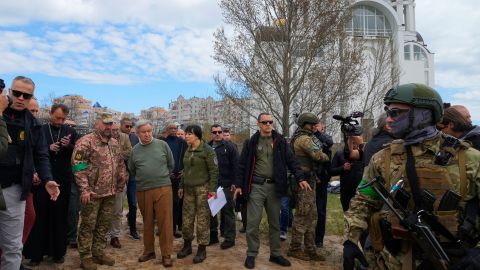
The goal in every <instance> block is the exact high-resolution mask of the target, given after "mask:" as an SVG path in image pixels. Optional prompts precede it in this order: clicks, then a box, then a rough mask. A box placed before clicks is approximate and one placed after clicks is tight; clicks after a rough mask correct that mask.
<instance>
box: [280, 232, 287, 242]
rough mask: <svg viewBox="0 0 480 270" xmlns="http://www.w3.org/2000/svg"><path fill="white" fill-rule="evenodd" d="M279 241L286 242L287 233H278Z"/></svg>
mask: <svg viewBox="0 0 480 270" xmlns="http://www.w3.org/2000/svg"><path fill="white" fill-rule="evenodd" d="M280 240H282V241H285V240H287V232H280Z"/></svg>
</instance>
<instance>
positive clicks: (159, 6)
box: [0, 0, 221, 84]
mask: <svg viewBox="0 0 480 270" xmlns="http://www.w3.org/2000/svg"><path fill="white" fill-rule="evenodd" d="M0 10H2V16H0V40H2V42H0V59H2V62H1V63H0V72H1V73H18V72H22V73H24V72H40V73H45V74H47V75H51V76H60V77H66V78H71V79H78V80H84V81H87V82H90V83H99V84H101V83H110V84H132V83H135V82H138V81H140V80H161V79H164V78H173V79H178V80H184V81H202V82H205V81H210V80H211V78H212V74H214V73H216V72H217V71H218V70H219V69H220V67H218V66H216V65H215V63H214V61H213V60H212V59H211V55H212V54H213V49H212V33H213V32H214V30H215V28H216V27H218V25H220V23H221V22H220V20H221V14H220V10H219V7H218V4H217V3H216V1H211V0H176V1H158V0H152V1H148V0H137V1H135V2H134V3H133V4H132V2H131V1H126V0H104V1H93V0H84V1H81V0H68V1H67V0H44V1H29V0H17V1H1V2H0Z"/></svg>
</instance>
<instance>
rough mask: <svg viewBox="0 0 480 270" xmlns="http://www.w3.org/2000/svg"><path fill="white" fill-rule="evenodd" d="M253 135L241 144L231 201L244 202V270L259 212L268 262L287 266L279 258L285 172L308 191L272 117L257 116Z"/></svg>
mask: <svg viewBox="0 0 480 270" xmlns="http://www.w3.org/2000/svg"><path fill="white" fill-rule="evenodd" d="M257 121H258V122H257V126H258V128H259V131H257V132H256V133H255V134H254V135H253V136H252V137H251V138H250V139H249V140H247V141H245V143H244V145H243V149H242V154H241V155H240V161H239V166H238V167H239V168H238V176H237V178H236V181H237V183H236V185H235V186H236V189H235V193H234V196H233V197H234V199H236V198H237V196H238V195H244V196H245V198H246V200H247V245H248V249H247V258H246V260H245V264H244V265H245V267H246V268H248V269H253V268H254V267H255V258H256V256H257V255H258V249H259V247H260V242H259V241H260V238H259V227H260V222H261V221H262V214H263V208H265V209H266V212H267V217H268V224H269V230H268V235H269V244H270V262H273V263H275V264H278V265H281V266H290V265H291V264H290V262H289V261H288V260H287V259H285V258H284V257H283V256H282V255H281V248H280V198H281V197H283V196H286V195H287V190H288V182H287V168H288V169H289V170H290V171H291V172H292V173H293V174H294V175H295V180H296V181H297V182H298V183H299V185H300V187H301V188H302V189H307V188H310V187H309V185H308V183H307V182H306V181H305V177H304V174H303V171H302V169H301V168H300V164H299V163H298V161H297V159H296V158H295V155H294V154H293V152H292V150H291V148H290V146H289V145H288V142H287V140H285V138H284V137H283V136H282V135H281V134H279V133H278V132H276V131H275V130H274V129H273V117H272V115H271V114H269V113H261V114H260V115H259V116H258V118H257Z"/></svg>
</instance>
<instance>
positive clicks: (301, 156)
mask: <svg viewBox="0 0 480 270" xmlns="http://www.w3.org/2000/svg"><path fill="white" fill-rule="evenodd" d="M318 122H320V119H318V117H317V116H316V115H314V114H313V113H302V114H301V115H300V116H299V117H298V119H297V124H298V129H297V131H296V132H295V134H294V135H293V138H292V142H291V143H292V145H293V151H294V153H295V156H296V157H297V160H298V161H299V162H300V166H301V168H302V170H303V172H304V174H305V178H306V179H307V181H308V184H309V185H310V187H311V188H310V189H299V190H298V192H297V194H296V198H295V200H296V202H295V205H296V207H297V211H296V212H295V217H294V219H293V226H292V240H291V242H290V249H289V251H288V253H287V255H288V256H291V257H294V258H297V259H301V260H305V261H309V260H314V261H324V260H325V258H324V257H323V256H321V255H320V254H318V253H317V252H316V251H315V228H316V226H317V207H316V204H315V185H316V182H317V179H316V178H317V177H316V175H315V171H314V170H315V168H316V166H317V164H316V163H317V162H320V161H327V160H328V156H327V155H326V154H325V153H323V152H322V148H321V146H319V145H316V144H314V143H313V139H312V136H313V131H314V126H315V125H316V124H318ZM302 240H303V242H304V244H305V252H304V251H302Z"/></svg>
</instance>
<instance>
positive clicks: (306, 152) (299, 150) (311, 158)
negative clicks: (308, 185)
mask: <svg viewBox="0 0 480 270" xmlns="http://www.w3.org/2000/svg"><path fill="white" fill-rule="evenodd" d="M312 136H313V133H312V132H311V131H308V130H305V129H300V130H298V131H297V132H295V135H294V139H293V151H294V153H295V156H296V157H297V159H298V161H299V162H300V166H301V167H302V170H303V171H305V172H310V171H313V170H314V167H315V163H316V162H319V161H328V160H329V158H328V155H327V154H325V153H323V151H322V148H321V145H316V144H314V143H313V139H312Z"/></svg>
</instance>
